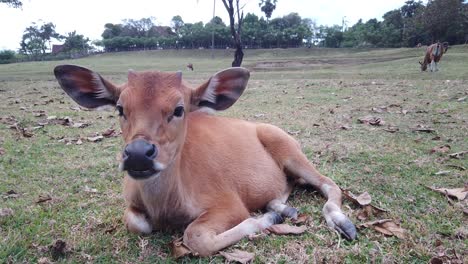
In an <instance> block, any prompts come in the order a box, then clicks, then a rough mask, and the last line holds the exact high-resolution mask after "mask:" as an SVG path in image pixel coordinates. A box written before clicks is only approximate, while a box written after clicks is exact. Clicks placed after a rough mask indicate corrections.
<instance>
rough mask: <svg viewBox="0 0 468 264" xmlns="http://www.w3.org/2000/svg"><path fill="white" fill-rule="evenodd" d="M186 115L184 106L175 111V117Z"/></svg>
mask: <svg viewBox="0 0 468 264" xmlns="http://www.w3.org/2000/svg"><path fill="white" fill-rule="evenodd" d="M183 114H184V107H183V106H178V107H176V108H175V109H174V116H175V117H181V116H182V115H183Z"/></svg>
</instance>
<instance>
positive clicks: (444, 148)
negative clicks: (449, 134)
mask: <svg viewBox="0 0 468 264" xmlns="http://www.w3.org/2000/svg"><path fill="white" fill-rule="evenodd" d="M450 148H451V147H450V145H443V146H437V147H433V148H432V149H431V151H430V152H431V153H447V152H449V150H450Z"/></svg>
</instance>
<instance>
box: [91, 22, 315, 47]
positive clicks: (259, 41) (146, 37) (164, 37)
mask: <svg viewBox="0 0 468 264" xmlns="http://www.w3.org/2000/svg"><path fill="white" fill-rule="evenodd" d="M212 34H214V39H215V41H214V43H215V48H227V47H232V35H231V31H230V28H229V26H227V25H226V24H225V23H224V21H223V20H222V19H221V18H220V17H214V18H213V19H211V21H210V22H208V23H206V24H204V23H203V22H197V23H185V22H184V21H183V19H182V17H180V16H174V17H173V18H172V21H171V26H158V25H156V24H155V23H154V19H153V18H142V19H140V20H133V19H128V20H124V21H123V23H120V24H112V23H108V24H106V25H105V29H104V32H103V33H102V38H103V39H102V41H101V42H100V43H98V44H99V45H101V46H102V47H103V48H104V49H105V50H106V51H125V50H141V49H168V48H174V49H198V48H210V47H211V45H212V43H211V42H212ZM312 36H313V23H312V21H311V20H310V19H303V18H301V16H299V14H297V13H291V14H289V15H286V16H283V17H279V18H274V19H272V20H266V19H264V18H263V17H260V18H259V17H258V16H257V15H255V14H251V13H248V14H247V15H246V16H245V18H244V19H243V25H242V39H243V43H244V46H245V47H247V48H287V47H300V46H302V45H303V43H304V40H310V39H311V38H312Z"/></svg>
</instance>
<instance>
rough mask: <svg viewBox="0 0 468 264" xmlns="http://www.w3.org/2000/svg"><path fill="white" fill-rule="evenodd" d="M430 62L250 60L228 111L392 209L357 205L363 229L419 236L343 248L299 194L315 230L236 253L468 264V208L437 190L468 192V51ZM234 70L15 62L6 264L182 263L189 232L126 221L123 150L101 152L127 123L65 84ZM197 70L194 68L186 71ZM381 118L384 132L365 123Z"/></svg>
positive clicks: (368, 239) (116, 61) (379, 53)
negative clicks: (264, 127)
mask: <svg viewBox="0 0 468 264" xmlns="http://www.w3.org/2000/svg"><path fill="white" fill-rule="evenodd" d="M422 56H423V49H378V50H340V49H288V50H247V51H246V55H245V59H244V63H243V66H244V67H247V68H249V69H250V70H251V80H250V82H249V86H248V88H247V90H246V92H245V93H244V95H243V96H242V98H241V99H240V101H239V102H238V103H236V104H235V105H234V106H233V107H232V108H231V109H229V110H228V111H226V112H223V113H219V114H221V115H226V116H232V117H238V118H243V119H247V120H252V121H255V122H268V123H272V124H275V125H277V126H279V127H281V128H283V129H284V130H286V131H288V132H289V133H290V134H293V135H294V136H295V137H296V138H297V139H298V140H299V142H300V143H301V145H302V147H303V150H304V152H305V153H306V154H307V156H308V157H309V159H310V160H311V161H312V162H313V163H314V164H315V165H316V166H317V168H318V169H319V170H320V171H321V172H322V173H323V174H325V175H328V176H329V177H331V178H332V179H334V180H335V181H336V182H337V183H338V184H339V185H340V186H341V187H342V188H345V189H348V190H350V191H351V192H353V193H355V194H360V193H363V192H368V193H369V194H370V196H371V197H372V204H374V205H376V206H379V207H381V208H384V209H385V210H387V212H384V213H381V214H378V215H372V216H370V217H369V218H368V219H366V220H359V219H358V213H359V206H357V205H355V204H353V203H352V202H350V201H349V200H346V201H345V202H344V211H345V212H346V213H347V214H349V215H350V217H351V219H352V220H353V221H354V222H355V223H356V224H362V223H364V222H366V221H370V220H377V219H392V220H394V221H395V222H396V223H397V224H399V225H400V226H401V227H402V228H403V229H405V230H406V234H405V237H404V238H397V237H395V236H384V235H382V234H381V233H379V232H377V231H376V230H374V229H372V228H361V229H359V239H358V240H356V241H352V242H348V241H344V240H342V239H340V238H339V237H338V236H337V235H336V234H335V233H334V232H333V231H331V230H329V229H328V228H327V227H326V224H325V221H324V219H323V217H322V215H321V208H322V205H323V203H324V199H323V198H322V197H321V196H320V195H319V194H318V193H317V192H313V191H310V190H304V189H297V190H296V191H295V192H294V193H293V195H292V197H291V199H290V201H289V204H291V205H292V206H294V207H296V208H298V209H300V211H301V212H302V213H305V214H308V215H310V217H311V219H310V221H308V222H307V223H306V225H307V232H306V233H304V234H302V235H298V236H276V235H270V236H266V237H264V238H260V239H256V240H253V241H250V240H248V239H244V240H242V241H241V242H239V243H238V244H236V245H235V246H233V247H231V249H234V248H235V249H241V250H244V251H248V252H252V253H255V259H254V263H428V262H429V260H430V259H431V258H432V257H434V256H439V259H441V260H443V261H445V263H449V261H452V262H451V263H457V262H455V261H457V259H458V260H459V261H460V262H458V263H462V261H464V262H465V263H467V262H468V220H467V211H468V201H467V199H465V200H464V201H458V200H457V199H453V198H447V197H446V196H444V195H443V194H440V193H436V192H434V191H432V190H430V189H428V188H426V186H429V187H445V188H463V187H464V185H465V184H467V183H468V177H467V171H466V168H467V167H468V162H467V156H468V154H465V156H459V157H458V158H451V157H450V156H449V154H452V153H457V152H462V151H467V150H468V124H467V122H468V107H467V99H466V98H467V95H468V63H467V62H468V46H458V47H453V48H451V49H450V50H449V52H448V53H447V54H446V55H445V56H444V58H443V59H442V61H441V64H440V68H441V70H440V71H439V72H437V73H428V72H425V73H421V72H420V70H419V64H418V60H420V59H422ZM231 60H232V51H229V50H221V51H216V53H215V59H214V60H213V59H211V58H210V51H207V50H195V51H147V52H132V53H116V54H102V55H96V56H92V57H88V58H83V59H78V60H73V61H59V62H31V63H21V64H11V65H0V99H1V101H2V104H1V105H0V118H1V119H0V209H1V211H0V263H4V262H6V263H23V262H24V263H36V262H41V263H48V262H49V261H50V262H58V263H62V262H66V263H68V262H75V263H84V262H89V263H110V262H118V263H137V262H138V263H154V262H164V263H171V262H175V261H176V260H174V259H172V258H171V255H170V251H169V246H168V243H169V242H170V241H171V240H172V239H174V238H175V237H179V236H180V235H181V233H159V232H157V233H153V234H152V235H150V236H145V237H139V236H136V235H133V234H130V233H128V232H127V231H126V229H125V227H124V225H123V223H122V213H123V209H124V203H123V198H122V195H121V180H122V178H123V174H122V173H120V172H118V170H117V155H118V153H119V151H120V149H121V144H122V141H121V139H120V138H119V137H118V136H117V137H106V138H104V139H103V140H102V141H99V142H92V141H89V140H88V138H89V137H93V136H96V135H100V134H102V133H103V132H104V131H106V130H107V129H109V128H114V129H116V130H117V131H118V130H119V127H118V121H117V118H116V116H117V114H116V113H115V112H113V111H107V112H106V111H101V112H96V111H84V110H82V109H79V108H77V105H76V104H75V103H73V102H72V100H71V99H69V98H68V97H66V96H65V94H64V92H62V90H61V89H60V88H59V86H58V84H57V82H56V81H55V78H54V76H53V74H52V71H53V68H54V66H56V65H58V64H64V63H71V64H78V65H82V66H85V67H88V68H91V69H93V70H96V71H97V72H99V73H101V74H102V75H103V76H104V77H106V78H108V79H110V80H112V81H114V82H117V83H119V82H124V81H125V78H126V71H127V70H128V69H134V70H145V69H158V70H165V71H176V70H183V71H184V78H185V79H186V80H187V81H188V82H189V83H191V84H193V85H196V84H199V83H201V82H202V81H204V80H206V79H207V78H209V76H210V75H211V74H213V73H214V72H216V71H218V70H220V69H223V68H226V67H228V66H230V63H231ZM189 62H191V63H193V64H194V67H195V71H193V72H190V71H187V70H186V69H185V65H186V64H187V63H189ZM369 115H371V116H374V117H379V118H381V120H383V121H384V122H385V124H383V125H382V126H373V125H367V124H361V123H359V122H358V119H359V118H362V117H366V116H369ZM54 116H55V118H54ZM66 117H68V119H65V118H66ZM70 119H71V122H70ZM80 123H82V124H83V126H86V127H78V126H79V124H80ZM70 124H75V125H76V127H73V126H70ZM417 128H419V129H421V128H422V130H425V131H429V133H427V132H417V131H415V129H417ZM228 251H229V249H228ZM179 261H181V262H183V263H223V262H224V259H223V258H222V257H221V256H213V257H210V258H197V257H184V258H182V259H180V260H179ZM434 263H436V262H434Z"/></svg>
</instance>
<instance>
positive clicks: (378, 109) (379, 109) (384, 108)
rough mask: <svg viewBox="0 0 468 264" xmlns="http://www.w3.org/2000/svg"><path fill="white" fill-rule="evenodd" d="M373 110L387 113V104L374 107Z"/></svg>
mask: <svg viewBox="0 0 468 264" xmlns="http://www.w3.org/2000/svg"><path fill="white" fill-rule="evenodd" d="M371 110H372V112H375V113H385V112H387V111H388V109H387V107H386V106H377V107H372V109H371Z"/></svg>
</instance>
